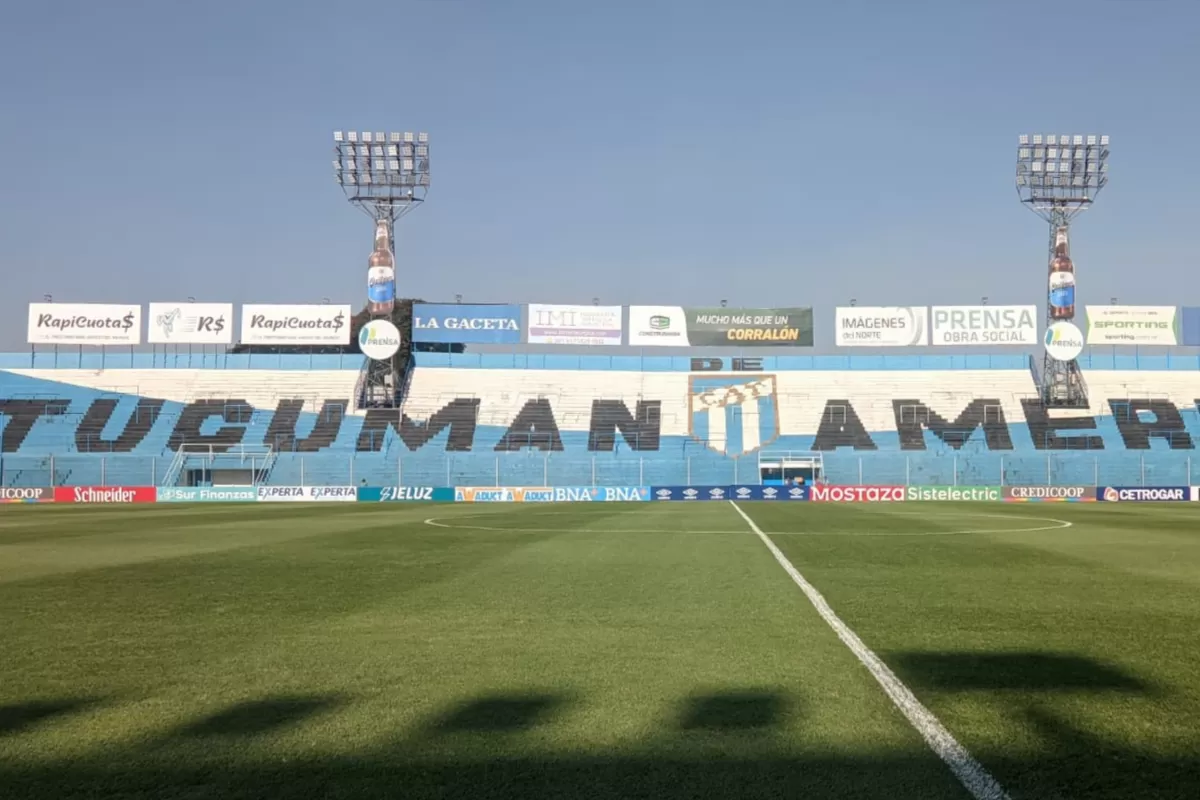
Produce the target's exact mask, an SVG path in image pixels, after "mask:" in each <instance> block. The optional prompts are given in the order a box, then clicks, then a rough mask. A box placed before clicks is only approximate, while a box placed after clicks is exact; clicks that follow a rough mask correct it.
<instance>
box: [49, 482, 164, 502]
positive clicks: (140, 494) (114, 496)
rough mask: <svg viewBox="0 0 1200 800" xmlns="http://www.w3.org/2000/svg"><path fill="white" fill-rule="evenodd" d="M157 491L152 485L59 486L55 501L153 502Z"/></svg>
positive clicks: (55, 491)
mask: <svg viewBox="0 0 1200 800" xmlns="http://www.w3.org/2000/svg"><path fill="white" fill-rule="evenodd" d="M156 500H158V491H157V489H156V488H155V487H153V486H59V487H57V488H56V489H55V490H54V502H56V503H153V502H155V501H156Z"/></svg>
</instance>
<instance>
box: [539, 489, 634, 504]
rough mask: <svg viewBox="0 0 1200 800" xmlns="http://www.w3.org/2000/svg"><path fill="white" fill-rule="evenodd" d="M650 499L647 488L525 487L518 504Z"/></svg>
mask: <svg viewBox="0 0 1200 800" xmlns="http://www.w3.org/2000/svg"><path fill="white" fill-rule="evenodd" d="M649 499H650V487H649V486H554V487H546V488H530V487H526V488H525V489H524V490H523V492H522V493H521V496H520V499H519V500H516V501H515V502H519V503H640V502H644V501H646V500H649Z"/></svg>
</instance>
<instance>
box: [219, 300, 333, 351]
mask: <svg viewBox="0 0 1200 800" xmlns="http://www.w3.org/2000/svg"><path fill="white" fill-rule="evenodd" d="M351 316H352V313H351V311H350V306H332V305H330V306H326V305H263V304H258V305H244V306H242V338H241V343H242V344H280V345H341V344H349V343H350V317H351Z"/></svg>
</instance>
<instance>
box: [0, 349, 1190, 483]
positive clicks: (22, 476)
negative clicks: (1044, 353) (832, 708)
mask: <svg viewBox="0 0 1200 800" xmlns="http://www.w3.org/2000/svg"><path fill="white" fill-rule="evenodd" d="M235 358H243V359H244V358H246V357H245V356H240V357H235ZM315 358H316V359H318V361H315V362H314V360H313V359H303V358H290V357H287V356H283V357H276V358H275V361H274V362H273V363H272V365H271V368H257V367H256V368H225V369H192V368H182V369H180V368H175V369H163V368H117V369H78V368H72V369H45V368H41V367H38V368H23V369H19V368H11V369H7V370H3V371H0V426H2V427H0V447H2V452H0V483H2V485H6V486H18V485H20V486H45V485H48V484H56V485H96V484H109V485H122V484H123V485H142V484H147V483H151V484H158V485H161V484H164V483H165V484H176V483H189V482H191V483H194V482H207V481H209V480H212V478H213V475H214V474H216V473H217V472H219V471H220V470H239V469H245V468H247V465H248V464H249V468H250V469H251V470H252V478H253V479H254V480H259V481H264V482H269V483H272V484H277V485H299V484H308V485H347V484H360V483H363V482H365V483H368V484H370V485H393V484H405V485H497V484H499V485H513V486H515V485H527V486H542V485H672V484H694V485H704V484H728V483H757V482H758V480H759V477H760V470H759V463H760V460H762V459H763V457H764V454H772V453H773V454H779V453H788V452H791V453H819V454H820V455H821V459H822V468H823V470H824V477H825V478H827V479H828V480H830V481H831V482H835V483H846V484H857V483H868V484H914V485H916V484H920V485H953V484H957V485H972V484H974V485H997V484H1000V483H1004V484H1012V485H1022V484H1037V485H1044V484H1080V485H1097V484H1099V485H1103V484H1119V485H1126V484H1128V485H1137V484H1142V483H1147V484H1154V485H1175V484H1188V483H1191V482H1192V475H1193V472H1192V459H1191V457H1190V456H1191V453H1192V452H1193V451H1194V449H1195V437H1196V436H1198V435H1200V417H1198V412H1197V397H1200V373H1197V372H1196V371H1195V370H1155V371H1147V370H1102V369H1099V370H1098V369H1092V370H1090V371H1089V373H1088V375H1089V377H1088V380H1089V389H1090V394H1091V398H1092V399H1091V407H1090V408H1089V409H1087V410H1082V409H1081V410H1047V409H1045V408H1043V407H1042V405H1041V403H1040V402H1039V400H1038V399H1037V392H1036V387H1035V385H1034V383H1033V378H1032V377H1031V374H1030V372H1029V370H1028V369H1020V368H1014V367H1015V366H1016V362H1012V361H1010V362H1007V363H1006V364H1005V367H1004V368H997V369H984V368H979V369H976V368H967V369H934V370H929V369H922V370H916V369H888V368H886V367H887V366H888V365H889V362H887V361H886V360H885V359H880V358H873V359H870V360H868V361H864V362H862V363H864V364H869V365H870V366H872V367H873V368H871V369H859V368H850V369H836V370H834V369H781V368H772V369H769V370H760V371H756V372H753V373H735V372H695V371H689V370H687V369H686V368H685V369H684V370H683V371H671V370H677V369H679V362H680V361H684V362H685V363H686V360H682V359H675V360H672V359H670V358H667V359H658V360H657V361H656V362H654V363H653V366H654V368H653V369H651V368H646V369H642V370H636V371H635V370H631V369H616V370H609V369H596V368H587V367H588V366H589V363H590V362H584V361H580V362H578V363H579V365H580V366H582V367H583V368H572V369H564V368H544V367H545V366H546V364H547V363H564V362H553V361H552V360H551V361H549V362H548V361H547V360H546V359H541V360H539V359H537V358H535V357H533V356H529V357H524V356H509V359H510V364H511V366H510V367H509V368H485V367H484V365H485V363H488V362H487V361H486V360H485V359H480V357H478V356H475V357H471V356H466V355H447V354H425V353H417V354H415V360H416V364H417V366H416V368H415V369H414V370H413V372H412V374H411V376H410V378H409V383H408V390H407V395H406V398H405V401H404V403H403V407H402V408H401V409H400V410H395V409H380V408H370V409H364V408H359V407H358V405H357V403H356V398H357V397H358V396H359V384H358V382H359V381H360V374H361V372H360V369H359V366H360V365H361V357H351V356H318V357H315ZM319 359H324V361H321V360H319ZM260 361H261V358H260ZM626 361H629V360H628V359H626V360H624V361H622V360H619V359H614V360H612V361H611V362H609V364H610V365H618V364H620V365H623V364H624V363H626ZM785 361H786V359H780V361H779V362H778V363H784V362H785ZM666 362H669V363H666ZM249 363H250V362H249V361H245V362H242V364H241V365H244V366H247V367H248V366H249ZM490 363H492V364H496V363H504V362H503V359H502V358H500V357H497V358H496V359H492V361H491V362H490ZM643 363H645V364H647V365H650V362H648V361H647V362H643ZM893 363H897V364H898V363H901V362H893ZM80 366H82V364H81V365H80ZM226 366H229V365H228V364H227V365H226ZM239 366H240V365H239ZM506 366H508V365H506ZM288 367H291V368H288ZM1198 466H1200V465H1198ZM226 474H233V473H232V472H230V473H226ZM241 474H245V473H244V472H243V473H241Z"/></svg>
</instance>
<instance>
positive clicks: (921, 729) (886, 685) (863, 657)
mask: <svg viewBox="0 0 1200 800" xmlns="http://www.w3.org/2000/svg"><path fill="white" fill-rule="evenodd" d="M729 505H731V506H733V510H734V511H736V512H737V513H738V515H739V516H740V517H741V518H742V519H744V520H745V521H746V524H747V525H749V526H750V530H751V532H753V533H754V535H755V536H757V537H758V538H759V539H760V540H762V543H763V544H765V545H766V546H767V549H768V550H770V551H771V555H773V556H775V560H776V561H778V562H779V566H781V567H783V569H784V571H785V572H787V574H788V575H789V576H791V579H792V580H793V581H794V582H795V584H796V585H797V586H799V587H800V591H802V592H804V595H805V597H807V598H808V600H809V602H811V603H812V604H813V607H814V608H816V610H817V613H818V614H820V615H821V619H823V620H825V622H826V623H827V624H828V625H829V627H831V628H833V631H834V633H836V634H837V635H838V638H839V639H841V640H842V642H843V643H844V644H845V645H846V646H847V647H849V648H850V651H851V652H852V653H854V655H855V656H856V657H857V658H858V660H859V661H861V662H862V665H863V666H864V667H866V668H867V671H868V672H870V673H871V675H872V676H873V677H874V678H875V680H876V681H878V682H879V685H880V686H882V687H883V691H884V692H886V693H887V696H888V697H890V698H891V700H892V702H893V703H895V705H896V708H898V709H900V713H901V714H903V715H904V717H905V719H907V720H908V721H909V723H910V724H911V725H912V726H913V727H914V728H916V729H917V732H918V733H920V734H921V736H922V737H923V738H924V739H925V742H926V743H927V744H928V745H929V748H930V749H931V750H933V752H934V753H936V754H937V756H938V758H940V759H942V761H944V762H946V766H948V767H950V771H951V772H953V773H954V775H955V777H957V778H958V780H959V781H960V782H961V783H962V785H963V786H964V787H965V788H966V790H967V791H968V792H970V793H971V796H972V797H974V798H975V800H1010V798H1009V796H1008V793H1007V792H1005V791H1004V788H1003V787H1001V786H1000V784H999V783H998V782H997V781H996V779H995V778H993V777H992V776H991V773H989V772H988V771H987V770H986V769H984V767H983V765H982V764H980V763H979V762H978V761H976V760H975V757H974V756H972V755H971V754H970V753H968V752H967V749H966V748H965V747H963V746H962V745H961V744H959V743H958V740H957V739H955V738H954V736H953V734H951V733H950V731H948V730H946V727H945V726H944V725H942V723H941V721H940V720H939V719H938V718H937V717H935V716H934V715H933V712H932V711H930V710H929V709H927V708H926V707H925V706H923V705H922V704H921V701H920V700H918V699H917V697H916V695H914V694H913V693H912V690H910V689H909V688H908V687H907V686H905V685H904V683H903V682H902V681H901V680H900V679H899V678H897V677H896V674H895V673H894V672H892V671H891V669H889V668H888V665H887V664H885V663H883V659H881V658H880V657H879V656H877V655H875V652H874V651H873V650H871V648H869V647H867V646H866V644H864V643H863V640H862V639H860V638H858V634H856V633H855V632H854V631H852V630H851V629H850V626H848V625H847V624H846V623H845V622H842V620H841V617H839V616H838V615H837V614H836V613H834V611H833V609H832V608H831V607H830V605H829V603H828V602H826V600H825V598H824V597H822V596H821V593H820V592H818V591H817V589H816V587H814V586H813V585H812V584H811V583H809V582H808V581H807V580H806V579H805V577H804V576H803V575H801V574H800V570H798V569H796V567H795V566H794V565H793V564H792V562H791V561H788V558H787V556H785V555H784V554H783V551H781V550H780V549H779V548H778V547H776V546H775V543H774V542H772V541H771V539H770V537H768V536H767V534H765V533H763V531H762V528H760V527H758V524H757V523H756V522H755V521H754V520H752V519H751V518H750V515H749V514H747V513H746V512H745V511H742V509H741V507H740V506H738V504H737V503H735V502H733V501H732V500H730V501H729Z"/></svg>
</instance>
